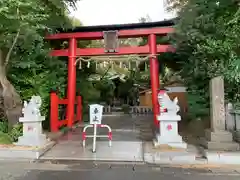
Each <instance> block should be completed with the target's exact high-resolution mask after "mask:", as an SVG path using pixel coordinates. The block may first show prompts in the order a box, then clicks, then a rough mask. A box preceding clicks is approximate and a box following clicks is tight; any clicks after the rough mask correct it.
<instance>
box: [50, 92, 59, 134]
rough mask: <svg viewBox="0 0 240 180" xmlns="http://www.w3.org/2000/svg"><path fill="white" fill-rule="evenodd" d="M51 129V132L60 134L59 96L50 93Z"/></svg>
mask: <svg viewBox="0 0 240 180" xmlns="http://www.w3.org/2000/svg"><path fill="white" fill-rule="evenodd" d="M50 99H51V100H50V101H51V102H50V129H51V132H58V95H57V93H56V92H51V93H50Z"/></svg>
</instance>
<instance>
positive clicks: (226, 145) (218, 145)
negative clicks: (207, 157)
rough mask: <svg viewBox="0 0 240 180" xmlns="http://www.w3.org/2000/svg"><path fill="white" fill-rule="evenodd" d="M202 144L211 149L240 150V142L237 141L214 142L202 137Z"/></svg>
mask: <svg viewBox="0 0 240 180" xmlns="http://www.w3.org/2000/svg"><path fill="white" fill-rule="evenodd" d="M200 144H201V145H202V146H203V147H205V148H207V149H209V150H217V151H238V150H239V144H238V143H236V142H214V141H207V140H206V139H205V138H200Z"/></svg>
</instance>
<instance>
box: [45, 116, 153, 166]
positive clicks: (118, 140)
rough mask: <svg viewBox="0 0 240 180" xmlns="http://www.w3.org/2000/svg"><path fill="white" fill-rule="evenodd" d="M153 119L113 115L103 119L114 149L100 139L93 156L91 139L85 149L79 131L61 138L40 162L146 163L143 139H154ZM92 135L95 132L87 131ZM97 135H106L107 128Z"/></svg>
mask: <svg viewBox="0 0 240 180" xmlns="http://www.w3.org/2000/svg"><path fill="white" fill-rule="evenodd" d="M152 121H153V120H152V117H151V116H135V117H131V116H115V117H114V116H112V117H104V119H103V122H102V123H103V124H107V125H109V126H110V127H111V128H112V131H113V142H112V147H108V140H107V138H97V145H96V153H92V139H87V141H86V147H85V148H83V147H82V141H81V137H82V136H81V132H82V128H77V129H75V130H73V131H72V132H69V133H68V134H67V135H65V136H64V137H62V138H61V139H60V140H59V142H58V143H57V144H56V145H55V146H54V147H53V148H52V149H51V150H50V151H49V152H47V153H46V154H45V155H44V156H43V157H41V159H45V160H46V159H49V160H50V159H58V160H104V161H134V162H135V161H136V162H139V161H143V160H144V159H143V145H142V144H143V143H142V142H143V140H146V139H150V140H152V130H151V124H152ZM87 133H88V134H92V133H93V129H90V130H89V131H87ZM98 134H100V135H103V134H105V135H106V134H107V129H105V128H99V129H98Z"/></svg>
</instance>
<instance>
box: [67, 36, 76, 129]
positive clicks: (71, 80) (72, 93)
mask: <svg viewBox="0 0 240 180" xmlns="http://www.w3.org/2000/svg"><path fill="white" fill-rule="evenodd" d="M76 50H77V40H76V39H75V38H71V39H70V40H69V52H68V53H69V54H68V85H67V99H68V104H67V120H68V124H67V126H68V127H69V128H71V127H72V125H73V122H74V105H75V98H76V66H75V61H76Z"/></svg>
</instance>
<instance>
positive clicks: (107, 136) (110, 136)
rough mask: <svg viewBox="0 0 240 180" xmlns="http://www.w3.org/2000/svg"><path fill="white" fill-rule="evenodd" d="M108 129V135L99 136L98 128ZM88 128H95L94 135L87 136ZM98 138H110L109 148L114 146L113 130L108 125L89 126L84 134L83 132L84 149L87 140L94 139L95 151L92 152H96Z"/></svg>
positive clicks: (84, 129) (84, 130) (85, 128)
mask: <svg viewBox="0 0 240 180" xmlns="http://www.w3.org/2000/svg"><path fill="white" fill-rule="evenodd" d="M98 127H100V128H107V129H108V135H97V128H98ZM88 128H94V131H93V135H87V134H86V130H87V129H88ZM97 137H105V138H108V141H109V147H111V146H112V129H111V128H110V126H108V125H106V124H88V125H86V126H85V127H84V128H83V132H82V145H83V147H85V146H86V139H87V138H93V149H92V152H96V139H97Z"/></svg>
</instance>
